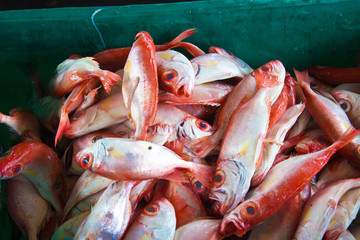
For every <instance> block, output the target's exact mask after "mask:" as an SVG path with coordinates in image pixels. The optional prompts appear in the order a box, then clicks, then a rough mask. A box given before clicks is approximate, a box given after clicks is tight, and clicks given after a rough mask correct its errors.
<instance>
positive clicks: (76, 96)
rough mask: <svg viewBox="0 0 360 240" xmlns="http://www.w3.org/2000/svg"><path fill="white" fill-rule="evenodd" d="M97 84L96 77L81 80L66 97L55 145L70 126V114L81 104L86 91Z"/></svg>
mask: <svg viewBox="0 0 360 240" xmlns="http://www.w3.org/2000/svg"><path fill="white" fill-rule="evenodd" d="M97 84H98V80H97V79H95V78H90V79H88V80H87V81H85V82H81V83H79V84H78V85H76V86H75V87H74V89H73V90H72V91H71V93H70V95H69V96H68V97H67V98H66V100H65V102H64V105H63V106H62V107H61V112H60V120H59V126H58V129H57V131H56V135H55V146H56V144H57V142H58V141H60V139H61V137H62V135H63V134H64V132H65V131H66V130H68V129H69V128H70V120H69V114H70V113H71V112H73V111H74V110H75V109H76V108H77V107H79V105H81V103H82V102H83V99H84V95H85V94H86V91H87V90H88V89H93V88H95V87H96V86H97Z"/></svg>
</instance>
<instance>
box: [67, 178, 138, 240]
mask: <svg viewBox="0 0 360 240" xmlns="http://www.w3.org/2000/svg"><path fill="white" fill-rule="evenodd" d="M135 185H136V182H133V181H118V182H115V181H114V182H112V183H111V184H110V185H109V186H108V187H107V189H106V190H105V191H104V192H103V194H102V195H101V197H100V198H99V200H98V201H97V203H96V204H95V206H94V207H93V208H92V209H91V212H90V214H89V215H88V216H87V217H86V219H85V220H84V221H83V222H82V223H81V225H80V227H79V229H78V230H77V232H76V234H75V237H74V239H79V240H80V239H81V240H83V239H88V240H95V239H109V240H116V239H121V237H122V236H123V234H124V233H125V230H126V228H127V226H128V224H129V221H130V217H131V213H132V210H133V209H132V207H131V203H130V200H129V197H130V192H131V189H132V188H133V187H134V186H135Z"/></svg>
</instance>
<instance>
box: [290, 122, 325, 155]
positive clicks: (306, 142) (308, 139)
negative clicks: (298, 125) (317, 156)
mask: <svg viewBox="0 0 360 240" xmlns="http://www.w3.org/2000/svg"><path fill="white" fill-rule="evenodd" d="M330 144H331V141H330V139H329V138H328V137H327V136H326V135H325V133H324V131H323V130H322V129H321V128H315V129H313V130H309V131H307V132H306V133H305V134H304V135H303V137H302V140H300V141H299V142H298V143H297V144H296V145H295V150H296V152H297V153H299V154H306V153H311V152H317V151H319V150H322V149H324V148H326V147H328V146H329V145H330Z"/></svg>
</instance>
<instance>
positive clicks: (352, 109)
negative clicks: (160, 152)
mask: <svg viewBox="0 0 360 240" xmlns="http://www.w3.org/2000/svg"><path fill="white" fill-rule="evenodd" d="M330 94H331V95H332V96H333V97H334V98H335V99H336V101H337V103H338V104H339V105H340V107H341V108H342V109H344V111H345V113H346V115H347V116H348V117H349V120H350V122H351V124H352V125H353V126H354V127H355V128H360V120H359V119H360V117H359V116H360V114H359V112H360V107H359V103H360V94H358V93H354V92H351V91H347V90H334V91H332V92H330Z"/></svg>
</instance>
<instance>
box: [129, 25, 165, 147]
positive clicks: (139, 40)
mask: <svg viewBox="0 0 360 240" xmlns="http://www.w3.org/2000/svg"><path fill="white" fill-rule="evenodd" d="M158 92H159V86H158V73H157V66H156V54H155V45H154V42H153V39H152V38H151V36H150V34H149V33H147V32H145V31H142V32H139V33H138V34H137V35H136V37H135V42H134V43H133V45H132V47H131V50H130V52H129V56H128V58H127V60H126V63H125V67H124V76H123V84H122V94H123V97H124V104H125V106H126V109H127V115H128V118H129V119H131V121H132V123H133V124H134V127H135V134H134V138H135V139H137V140H142V141H144V140H146V130H147V128H148V127H149V126H150V125H151V124H152V123H153V122H154V120H155V116H156V109H157V105H158Z"/></svg>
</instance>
